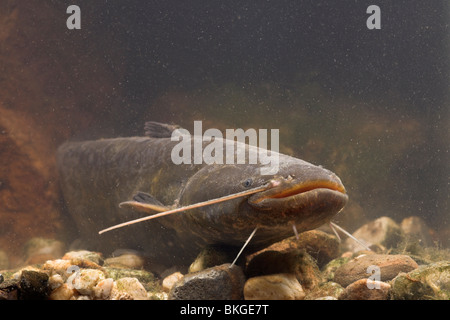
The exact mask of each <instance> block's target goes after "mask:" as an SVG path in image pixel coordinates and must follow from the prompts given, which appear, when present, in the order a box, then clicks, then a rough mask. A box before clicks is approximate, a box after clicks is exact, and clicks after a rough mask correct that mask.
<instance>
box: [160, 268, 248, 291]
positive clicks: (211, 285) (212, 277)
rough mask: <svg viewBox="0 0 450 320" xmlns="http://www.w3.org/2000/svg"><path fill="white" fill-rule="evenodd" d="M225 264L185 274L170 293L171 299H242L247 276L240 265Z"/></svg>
mask: <svg viewBox="0 0 450 320" xmlns="http://www.w3.org/2000/svg"><path fill="white" fill-rule="evenodd" d="M230 266H231V265H230V264H228V263H227V264H223V265H220V266H215V267H212V268H208V269H205V270H202V271H199V272H195V273H190V274H187V275H185V276H184V277H183V278H182V279H181V280H179V281H177V282H176V283H175V285H174V286H173V287H172V290H170V293H169V300H240V299H242V298H243V289H244V284H245V276H244V273H243V271H242V269H241V268H240V267H239V266H236V265H233V266H232V267H230Z"/></svg>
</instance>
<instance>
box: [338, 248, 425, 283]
mask: <svg viewBox="0 0 450 320" xmlns="http://www.w3.org/2000/svg"><path fill="white" fill-rule="evenodd" d="M369 267H370V269H371V270H369V271H370V272H371V273H368V268H369ZM377 268H379V275H378V276H379V279H376V278H374V277H375V276H376V275H375V274H374V272H376V271H377V270H376V269H377ZM416 268H418V265H417V263H416V262H415V261H414V260H413V259H411V257H409V256H406V255H387V254H369V255H362V256H359V257H357V258H354V259H352V260H350V261H349V262H348V263H346V264H344V265H342V266H340V267H339V268H338V269H337V270H336V271H335V274H334V279H333V281H334V282H337V283H339V284H340V285H341V286H343V287H346V286H348V285H349V284H351V283H352V282H355V281H357V280H360V279H367V278H369V277H371V279H372V280H380V281H389V280H391V279H393V278H394V277H395V276H397V275H398V274H399V273H400V272H409V271H411V270H414V269H416Z"/></svg>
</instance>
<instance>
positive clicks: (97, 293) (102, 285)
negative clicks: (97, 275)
mask: <svg viewBox="0 0 450 320" xmlns="http://www.w3.org/2000/svg"><path fill="white" fill-rule="evenodd" d="M113 285H114V280H113V279H112V278H107V279H103V280H101V281H99V282H98V283H97V284H96V285H95V287H94V290H93V291H94V297H95V298H96V299H100V300H106V299H108V298H109V296H110V295H111V291H112V289H113Z"/></svg>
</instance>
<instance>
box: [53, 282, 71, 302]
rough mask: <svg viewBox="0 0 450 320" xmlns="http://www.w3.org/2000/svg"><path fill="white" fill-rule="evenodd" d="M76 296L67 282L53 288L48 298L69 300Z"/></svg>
mask: <svg viewBox="0 0 450 320" xmlns="http://www.w3.org/2000/svg"><path fill="white" fill-rule="evenodd" d="M76 296H77V292H76V290H75V289H73V287H72V286H70V285H69V284H67V283H64V284H63V285H61V286H60V287H58V288H56V289H55V290H53V291H52V292H51V293H50V295H49V299H50V300H71V299H72V298H74V297H76Z"/></svg>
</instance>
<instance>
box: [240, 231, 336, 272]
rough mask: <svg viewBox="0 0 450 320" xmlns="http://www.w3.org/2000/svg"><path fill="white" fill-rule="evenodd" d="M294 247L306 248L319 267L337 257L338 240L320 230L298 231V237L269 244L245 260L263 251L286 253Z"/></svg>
mask: <svg viewBox="0 0 450 320" xmlns="http://www.w3.org/2000/svg"><path fill="white" fill-rule="evenodd" d="M296 249H301V250H303V249H304V250H306V252H307V253H308V254H309V255H311V256H312V257H313V258H314V259H315V260H316V261H317V264H318V265H319V267H322V266H323V265H325V264H326V263H328V262H329V261H331V260H333V259H335V258H337V257H338V255H339V241H338V239H336V237H335V236H332V235H329V234H328V233H326V232H323V231H320V230H311V231H306V232H303V233H300V234H299V235H298V239H297V238H296V237H295V236H294V237H290V238H287V239H284V240H282V241H280V242H277V243H274V244H272V245H271V246H269V247H267V248H265V249H263V250H261V251H258V252H256V253H254V254H252V255H250V256H248V257H247V260H251V259H252V258H253V256H255V255H259V254H261V253H263V252H265V251H276V252H279V253H287V252H291V251H294V250H296Z"/></svg>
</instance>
